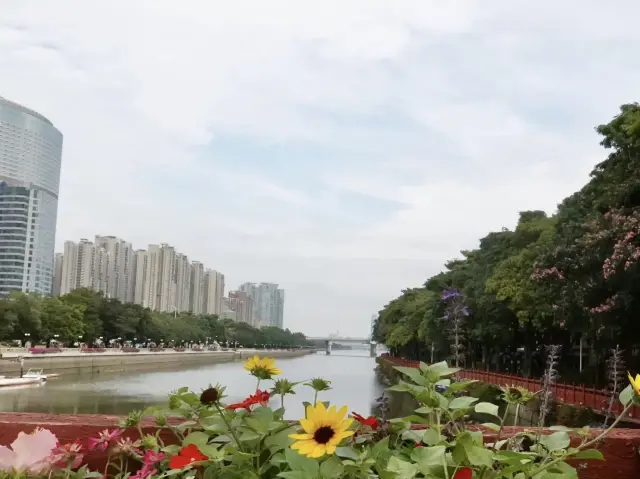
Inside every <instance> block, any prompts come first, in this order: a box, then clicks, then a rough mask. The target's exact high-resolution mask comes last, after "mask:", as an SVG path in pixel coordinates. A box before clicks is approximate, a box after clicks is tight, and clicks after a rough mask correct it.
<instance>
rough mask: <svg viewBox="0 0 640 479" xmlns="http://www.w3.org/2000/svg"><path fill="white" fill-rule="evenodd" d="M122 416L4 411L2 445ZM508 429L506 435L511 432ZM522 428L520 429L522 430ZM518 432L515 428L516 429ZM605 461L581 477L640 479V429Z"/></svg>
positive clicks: (71, 434)
mask: <svg viewBox="0 0 640 479" xmlns="http://www.w3.org/2000/svg"><path fill="white" fill-rule="evenodd" d="M120 419H121V418H120V417H117V416H101V415H88V414H87V415H77V416H72V415H49V414H32V413H0V445H9V444H11V443H12V442H13V440H14V439H15V438H16V436H17V435H18V433H19V432H21V431H22V432H25V433H30V432H32V431H33V430H34V429H35V428H36V427H42V428H45V429H49V430H50V431H51V432H53V433H54V434H55V435H56V436H57V437H58V439H59V440H60V442H61V443H66V442H73V441H79V442H80V443H82V444H83V445H86V444H87V439H88V438H89V437H95V436H97V435H98V433H99V432H100V431H102V430H104V429H107V428H108V429H111V428H115V427H118V422H119V420H120ZM155 429H156V428H155V427H154V425H153V423H152V422H147V423H145V424H144V425H143V427H142V430H143V432H145V433H147V432H149V433H151V432H154V431H155ZM509 429H513V428H507V431H506V434H505V436H508V435H509ZM520 429H521V428H518V430H520ZM514 432H515V431H514ZM127 434H128V435H129V436H130V437H131V438H132V439H135V438H137V437H138V433H137V431H136V430H133V429H132V430H130V431H128V433H127ZM163 439H164V440H165V442H167V443H171V442H172V440H173V439H174V438H173V436H172V435H171V433H170V432H168V431H167V434H163ZM599 449H600V450H601V451H602V452H603V454H604V456H605V458H606V461H605V462H600V461H582V462H581V463H582V464H584V468H581V469H580V478H581V479H607V478H615V479H638V478H640V455H639V454H638V451H639V449H640V430H638V429H616V430H615V431H613V432H612V433H611V434H610V435H609V436H608V437H607V438H606V439H605V440H604V441H603V443H602V444H601V446H600V448H599ZM106 459H107V458H106V455H105V454H104V453H102V454H101V453H91V454H87V456H86V462H88V463H89V465H90V466H91V468H92V469H94V470H99V471H102V470H103V469H104V465H105V462H106Z"/></svg>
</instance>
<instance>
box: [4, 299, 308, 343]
mask: <svg viewBox="0 0 640 479" xmlns="http://www.w3.org/2000/svg"><path fill="white" fill-rule="evenodd" d="M100 337H102V338H103V341H104V342H105V343H108V342H109V340H111V339H117V338H120V342H124V341H137V342H140V343H144V342H150V341H151V342H155V343H161V342H164V343H167V344H168V343H169V342H173V343H175V344H182V343H183V342H197V343H200V342H205V341H207V340H209V341H213V340H214V339H217V340H218V341H219V342H225V341H237V342H238V343H239V344H241V345H243V346H257V345H263V344H270V345H278V346H304V345H307V340H306V338H305V337H304V335H303V334H301V333H292V332H291V331H289V330H288V329H285V330H282V329H278V328H275V327H267V328H262V329H256V328H253V327H251V326H250V325H248V324H246V323H239V322H235V321H232V320H229V319H223V320H220V319H218V317H217V316H215V315H203V316H194V315H192V314H186V313H182V314H178V315H174V314H170V313H157V312H153V311H151V310H149V309H147V308H143V307H142V306H140V305H137V304H123V303H121V302H120V301H119V300H117V299H109V298H105V297H104V296H103V295H102V294H101V293H98V292H95V291H91V290H88V289H77V290H75V291H72V292H71V293H69V294H66V295H64V296H60V297H51V296H41V295H38V294H24V293H19V292H13V293H11V294H10V295H9V297H8V298H6V299H4V300H0V341H3V342H8V341H11V340H16V339H19V340H25V339H29V340H30V341H32V342H41V343H45V342H48V341H51V340H52V339H55V340H57V341H59V342H62V343H68V344H72V343H75V342H86V343H92V342H94V341H95V340H96V339H98V338H100Z"/></svg>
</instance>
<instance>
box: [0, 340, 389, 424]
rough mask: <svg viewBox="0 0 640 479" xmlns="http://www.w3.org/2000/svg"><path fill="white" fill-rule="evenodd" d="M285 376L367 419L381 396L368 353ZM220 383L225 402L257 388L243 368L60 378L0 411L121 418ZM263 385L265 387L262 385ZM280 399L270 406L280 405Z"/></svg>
mask: <svg viewBox="0 0 640 479" xmlns="http://www.w3.org/2000/svg"><path fill="white" fill-rule="evenodd" d="M278 366H279V367H280V368H281V369H282V370H283V377H286V378H287V379H289V380H290V381H294V382H295V381H305V380H308V379H310V378H312V377H317V376H321V377H324V378H326V379H329V380H330V381H331V382H332V384H331V386H332V387H333V389H332V390H331V391H328V392H326V393H321V395H320V399H325V400H330V401H331V402H332V403H333V404H340V405H342V404H347V405H348V406H349V408H350V410H352V411H358V412H360V413H361V414H369V413H370V411H371V410H372V406H373V403H374V399H375V398H376V397H378V396H380V394H381V393H382V391H383V386H382V385H381V384H380V383H379V382H378V380H377V377H376V374H375V371H374V369H375V366H376V364H375V360H374V359H372V358H370V357H369V356H368V352H367V351H340V352H337V353H336V354H334V355H331V356H325V355H324V354H323V353H318V354H312V355H308V356H303V357H300V358H293V359H280V360H278ZM216 382H219V383H221V384H223V385H225V386H227V390H226V394H227V395H228V397H227V398H226V401H227V402H236V401H239V400H242V399H244V397H246V396H247V395H248V394H249V393H250V392H252V390H253V389H254V388H255V384H256V383H255V378H253V377H251V376H249V375H248V374H247V372H246V371H245V370H244V369H243V368H242V363H240V362H233V363H222V364H215V365H207V366H195V367H194V366H189V367H176V368H173V369H163V370H162V371H153V372H148V371H145V372H135V373H114V374H95V375H91V376H88V375H84V376H82V375H77V376H71V375H63V376H61V377H60V378H58V379H53V380H51V381H49V382H48V383H46V384H44V385H41V386H26V387H21V388H11V389H6V388H0V410H1V411H5V412H6V411H14V412H27V411H28V412H45V413H60V414H62V413H65V414H125V413H127V412H128V411H131V410H132V409H142V408H145V407H147V406H150V405H157V404H161V403H163V402H164V401H165V400H166V397H167V394H168V393H169V392H171V391H172V390H175V389H177V388H179V387H181V386H188V387H189V388H191V389H192V390H194V391H200V390H202V389H204V388H206V387H207V386H209V384H211V383H213V384H215V383H216ZM265 385H266V384H265ZM312 400H313V392H312V390H311V389H310V388H306V387H301V386H298V388H297V394H296V395H295V396H288V397H286V399H285V405H286V407H287V417H288V418H299V417H302V415H303V413H304V410H303V406H302V401H312ZM279 401H280V399H279V398H277V399H276V398H274V399H273V406H279Z"/></svg>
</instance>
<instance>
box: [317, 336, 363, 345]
mask: <svg viewBox="0 0 640 479" xmlns="http://www.w3.org/2000/svg"><path fill="white" fill-rule="evenodd" d="M307 340H309V341H314V342H320V341H331V342H333V343H358V344H370V343H371V338H345V337H341V336H324V337H316V338H310V337H308V336H307Z"/></svg>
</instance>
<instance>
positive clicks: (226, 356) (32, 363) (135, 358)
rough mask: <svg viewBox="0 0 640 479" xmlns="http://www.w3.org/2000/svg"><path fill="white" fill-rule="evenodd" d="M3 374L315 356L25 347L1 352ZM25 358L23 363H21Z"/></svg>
mask: <svg viewBox="0 0 640 479" xmlns="http://www.w3.org/2000/svg"><path fill="white" fill-rule="evenodd" d="M0 352H1V353H2V359H1V360H0V375H7V376H9V375H15V374H20V370H21V369H24V371H26V370H28V369H29V368H38V369H43V370H44V371H45V374H47V373H60V374H78V373H108V372H111V373H113V372H124V371H130V370H142V369H154V368H164V367H171V366H173V365H183V364H216V363H223V362H229V361H239V360H243V359H246V358H248V357H250V356H253V355H255V354H259V355H268V356H270V357H274V358H296V357H300V356H305V355H307V354H311V353H314V352H315V350H308V349H293V350H284V349H275V350H268V349H267V350H265V349H242V348H241V349H237V350H227V351H222V350H220V351H207V350H205V351H195V350H185V351H175V350H173V349H165V350H163V351H151V350H148V349H139V350H138V351H136V352H134V351H130V350H129V351H127V350H121V349H118V348H109V349H106V350H105V351H103V352H83V351H81V350H80V349H63V350H62V351H61V352H57V353H45V354H41V353H40V354H34V353H30V352H28V351H27V350H25V349H23V348H7V349H2V350H0ZM20 357H22V358H23V364H22V365H21V363H20Z"/></svg>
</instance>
